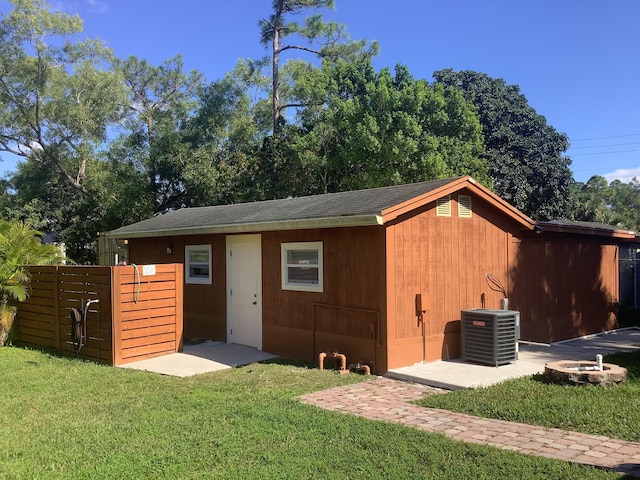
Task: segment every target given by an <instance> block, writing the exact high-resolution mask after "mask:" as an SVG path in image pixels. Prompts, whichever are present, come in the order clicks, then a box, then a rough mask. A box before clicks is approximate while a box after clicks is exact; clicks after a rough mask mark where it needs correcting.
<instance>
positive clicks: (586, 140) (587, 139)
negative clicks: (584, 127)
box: [570, 133, 640, 142]
mask: <svg viewBox="0 0 640 480" xmlns="http://www.w3.org/2000/svg"><path fill="white" fill-rule="evenodd" d="M624 137H640V133H630V134H629V135H614V136H612V137H593V138H580V139H578V140H570V141H571V142H588V141H590V140H606V139H608V138H624Z"/></svg>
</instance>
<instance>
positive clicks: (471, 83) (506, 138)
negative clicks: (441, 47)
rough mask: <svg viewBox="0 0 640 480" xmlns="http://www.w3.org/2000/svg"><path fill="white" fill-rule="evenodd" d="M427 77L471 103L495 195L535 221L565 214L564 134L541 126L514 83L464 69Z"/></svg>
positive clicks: (567, 199)
mask: <svg viewBox="0 0 640 480" xmlns="http://www.w3.org/2000/svg"><path fill="white" fill-rule="evenodd" d="M433 76H434V78H435V80H436V82H437V83H439V84H442V85H445V86H447V87H450V88H457V89H459V90H460V91H461V92H462V93H463V95H464V97H465V99H467V100H468V101H470V102H472V103H473V104H474V105H475V106H476V107H477V109H478V113H479V116H480V123H481V124H482V130H483V134H484V140H485V145H486V148H487V153H486V159H487V165H488V167H489V175H490V176H491V178H492V179H493V184H494V188H495V191H496V193H497V194H498V195H500V196H501V197H502V198H504V199H505V200H507V201H508V202H510V203H511V204H512V205H514V206H515V207H517V208H518V209H520V210H521V211H523V212H524V213H526V214H527V215H529V216H530V217H532V218H534V219H536V220H552V219H554V218H563V217H566V215H567V213H568V212H569V211H570V208H571V199H570V192H571V186H572V184H573V175H572V173H571V170H570V168H569V167H570V165H571V160H570V159H569V158H568V157H565V156H563V153H564V152H565V151H566V150H567V148H568V147H569V142H568V139H567V136H566V135H565V134H563V133H559V132H558V131H556V129H555V128H553V127H552V126H551V125H549V124H547V122H546V119H545V118H544V117H543V116H542V115H539V114H538V113H536V111H535V110H534V109H533V108H532V107H531V106H530V105H529V104H528V102H527V99H526V98H525V96H524V95H523V94H522V93H520V89H519V87H518V86H516V85H507V84H506V83H505V81H504V80H502V79H494V78H491V77H489V76H488V75H486V74H484V73H477V72H473V71H469V70H466V71H460V72H454V71H453V70H451V69H445V70H440V71H438V72H435V73H434V75H433Z"/></svg>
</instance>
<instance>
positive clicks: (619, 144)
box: [569, 142, 640, 150]
mask: <svg viewBox="0 0 640 480" xmlns="http://www.w3.org/2000/svg"><path fill="white" fill-rule="evenodd" d="M623 145H640V142H630V143H610V144H608V145H590V146H588V147H569V150H584V149H585V148H604V147H621V146H623Z"/></svg>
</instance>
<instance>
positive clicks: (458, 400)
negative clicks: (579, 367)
mask: <svg viewBox="0 0 640 480" xmlns="http://www.w3.org/2000/svg"><path fill="white" fill-rule="evenodd" d="M605 362H608V363H615V364H617V365H621V366H623V367H625V368H626V369H627V373H628V377H629V378H628V381H627V382H626V383H624V384H621V385H620V386H617V387H596V386H580V387H577V386H560V385H549V384H545V383H544V382H543V381H542V378H541V377H542V376H541V375H535V376H533V377H524V378H520V379H516V380H509V381H507V382H503V383H501V384H498V385H494V386H491V387H486V388H478V389H471V390H460V391H456V392H450V393H448V394H446V395H434V396H431V397H427V398H425V399H423V400H421V401H419V402H417V403H418V404H419V405H422V406H425V407H435V408H443V409H446V410H453V411H456V412H463V413H469V414H471V415H477V416H480V417H490V418H499V419H502V420H509V421H513V422H522V423H528V424H531V425H542V426H545V427H558V428H563V429H566V430H574V431H579V432H584V433H591V434H596V435H606V436H609V437H614V438H620V439H623V440H630V441H633V442H640V351H636V352H633V353H616V354H614V355H608V356H607V357H606V358H605Z"/></svg>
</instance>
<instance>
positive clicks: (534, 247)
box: [511, 234, 618, 342]
mask: <svg viewBox="0 0 640 480" xmlns="http://www.w3.org/2000/svg"><path fill="white" fill-rule="evenodd" d="M543 235H544V234H543ZM547 236H548V240H546V241H544V240H542V239H538V238H533V239H528V240H524V241H523V242H521V243H519V244H518V246H517V254H516V255H515V257H516V258H515V260H514V262H513V269H512V273H511V277H512V282H513V295H512V299H511V307H512V308H514V309H517V310H519V311H520V312H521V332H522V338H523V339H524V340H531V341H536V342H554V341H559V340H564V339H567V338H573V337H577V336H581V335H587V334H591V333H597V332H601V331H603V330H608V329H611V328H614V327H615V325H616V320H617V302H618V298H617V296H618V264H617V257H616V252H617V246H615V245H606V244H605V245H602V244H601V243H600V241H598V240H597V239H590V238H588V237H575V236H565V237H563V236H560V235H556V236H552V235H551V234H548V235H547Z"/></svg>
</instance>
